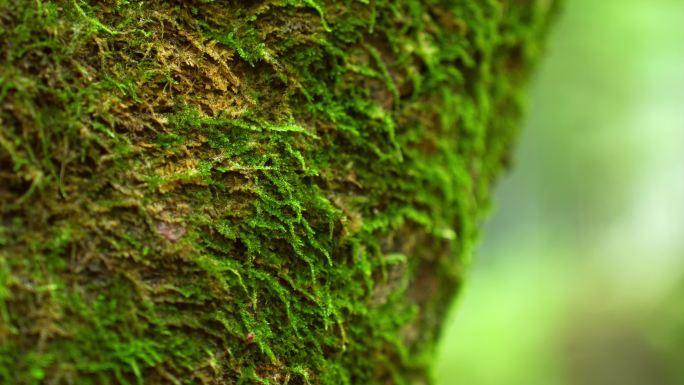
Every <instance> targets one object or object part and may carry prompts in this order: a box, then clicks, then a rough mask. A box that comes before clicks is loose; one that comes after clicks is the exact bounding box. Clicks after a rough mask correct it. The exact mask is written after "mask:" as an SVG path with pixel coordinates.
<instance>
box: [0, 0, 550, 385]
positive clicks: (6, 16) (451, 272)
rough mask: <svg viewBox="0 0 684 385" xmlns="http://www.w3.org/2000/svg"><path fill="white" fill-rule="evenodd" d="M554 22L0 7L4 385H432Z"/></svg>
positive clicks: (288, 11) (104, 4)
mask: <svg viewBox="0 0 684 385" xmlns="http://www.w3.org/2000/svg"><path fill="white" fill-rule="evenodd" d="M554 8H555V2H553V1H545V0H530V1H527V2H493V1H492V2H486V1H446V0H445V1H437V0H434V1H414V0H402V1H389V0H387V1H383V0H371V1H352V0H349V1H335V2H332V1H328V2H324V1H313V0H307V1H292V0H286V1H283V0H280V1H278V0H272V1H253V2H230V1H221V2H218V1H206V0H204V1H199V0H198V1H190V2H161V1H149V2H139V1H100V2H91V1H83V0H73V1H33V0H31V1H28V0H17V1H12V2H9V1H0V15H1V16H0V38H1V39H2V41H3V42H4V43H3V45H2V46H1V48H0V53H2V55H0V56H1V59H0V60H1V62H0V126H1V127H2V129H1V130H0V185H1V186H3V187H2V188H0V201H1V202H2V205H0V215H1V217H0V382H1V383H3V384H41V383H50V384H61V383H64V384H70V383H78V384H143V383H144V384H156V383H160V384H161V383H164V384H166V383H168V384H200V383H201V384H212V383H231V384H232V383H238V384H329V385H331V384H386V383H396V384H408V383H427V382H429V381H430V378H429V367H430V365H431V362H432V352H433V346H434V343H435V341H436V339H437V338H438V335H439V330H440V325H441V322H442V318H443V315H444V312H445V310H446V307H447V306H448V303H449V301H450V300H451V298H452V297H453V295H454V293H455V292H456V290H457V288H458V286H459V284H460V282H461V280H462V277H463V274H464V269H465V266H466V265H467V261H468V258H469V255H470V253H471V250H472V248H473V245H474V242H475V240H476V237H477V233H478V224H479V221H480V220H481V218H482V215H483V213H484V212H485V211H486V209H487V206H488V201H489V196H490V186H491V184H492V182H493V181H494V180H495V178H496V176H497V175H498V174H499V173H500V172H501V170H502V168H503V167H504V166H505V164H506V162H507V157H508V156H509V152H510V147H511V144H512V142H513V140H514V137H515V133H516V126H517V122H518V119H519V117H520V114H521V111H522V105H523V101H522V100H523V99H522V97H521V95H522V88H523V86H524V83H525V81H526V79H527V77H528V73H529V70H530V68H531V67H532V65H533V64H534V62H535V61H536V59H537V56H538V55H539V52H540V47H541V41H542V38H543V36H544V34H545V31H546V28H547V25H548V21H549V18H550V16H551V15H552V13H553V10H554Z"/></svg>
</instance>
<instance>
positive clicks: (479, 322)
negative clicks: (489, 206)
mask: <svg viewBox="0 0 684 385" xmlns="http://www.w3.org/2000/svg"><path fill="white" fill-rule="evenodd" d="M682 15H684V3H683V2H681V1H676V0H658V1H641V0H604V1H600V2H596V1H591V0H570V1H568V2H567V3H566V9H565V10H564V15H563V17H562V18H561V20H560V21H559V23H558V25H557V26H556V30H555V33H554V36H552V39H551V41H550V43H549V47H548V52H547V54H548V56H547V58H546V61H545V63H543V64H542V66H541V68H540V69H539V70H540V71H539V73H538V77H537V79H536V84H535V86H534V87H533V89H532V100H531V104H530V106H529V113H528V124H527V127H526V128H525V131H524V135H523V138H522V140H521V142H520V146H519V149H518V156H517V159H516V162H515V165H514V170H513V171H512V173H511V175H510V176H509V177H508V178H507V179H506V180H504V181H502V183H501V185H500V186H499V191H498V196H497V198H496V199H495V202H496V203H497V205H498V207H497V210H496V212H495V213H494V215H493V217H492V218H491V220H490V221H489V222H488V223H487V225H486V230H485V239H484V242H483V245H482V247H481V248H480V250H479V255H478V256H477V257H476V258H475V262H474V266H473V270H472V272H471V273H472V274H471V277H470V282H469V283H468V284H467V285H466V292H465V293H464V295H463V296H462V297H461V298H460V301H459V303H457V304H455V306H454V309H453V314H452V321H451V323H450V324H449V326H448V327H447V328H446V330H445V331H444V333H445V334H444V339H443V346H442V355H441V361H440V362H439V363H438V365H437V369H436V376H437V378H438V380H439V381H438V383H439V384H443V385H458V384H478V385H494V384H528V385H531V384H540V385H554V384H558V385H561V384H562V385H568V384H572V385H575V384H577V385H593V384H597V385H598V384H601V385H606V384H607V385H610V384H620V385H625V384H682V383H684V368H682V365H681V363H682V362H683V361H684V310H681V306H680V305H679V304H680V303H681V300H682V298H684V260H683V259H682V258H681V257H682V256H683V255H684V241H683V240H682V234H684V216H682V215H681V214H682V213H684V167H682V166H683V165H684V114H683V113H682V112H683V111H684V72H682V71H681V68H682V66H683V65H684V44H682V41H684V24H682V23H681V16H682Z"/></svg>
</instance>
